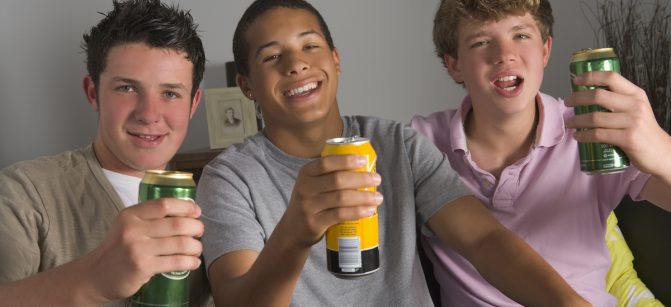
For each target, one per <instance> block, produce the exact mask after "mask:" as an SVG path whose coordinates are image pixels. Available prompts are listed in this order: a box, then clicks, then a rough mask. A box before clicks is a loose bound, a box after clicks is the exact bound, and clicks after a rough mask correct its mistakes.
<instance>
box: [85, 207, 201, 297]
mask: <svg viewBox="0 0 671 307" xmlns="http://www.w3.org/2000/svg"><path fill="white" fill-rule="evenodd" d="M200 213H201V211H200V208H199V207H198V206H197V205H196V204H195V203H194V202H192V201H190V200H182V199H176V198H161V199H154V200H150V201H147V202H145V203H141V204H137V205H135V206H132V207H129V208H126V209H124V210H122V211H121V212H120V213H119V215H118V216H117V218H116V220H115V221H114V223H113V224H112V227H111V228H110V230H109V232H108V233H107V237H106V238H105V240H104V241H103V242H102V243H101V245H100V246H99V247H98V248H96V249H95V250H94V251H93V252H92V253H91V254H89V256H91V257H90V258H91V259H90V260H91V261H90V262H91V265H90V267H91V271H90V272H91V274H92V276H91V280H93V281H94V282H93V284H92V285H91V286H92V288H93V289H95V290H94V291H97V292H99V293H98V294H97V295H99V296H101V297H102V298H103V300H105V301H107V300H115V299H119V298H125V297H129V296H131V295H133V294H134V293H135V292H136V291H137V290H139V289H140V287H141V286H142V285H143V284H144V283H145V282H147V281H148V280H149V279H150V278H151V277H152V276H153V275H154V274H158V273H164V272H171V271H187V270H195V269H197V268H198V267H199V266H200V259H199V256H200V254H201V252H202V245H201V243H200V241H199V240H198V239H197V237H200V236H202V234H203V229H204V227H203V223H202V222H201V221H200V220H198V219H197V218H198V217H199V216H200ZM100 291H102V292H100Z"/></svg>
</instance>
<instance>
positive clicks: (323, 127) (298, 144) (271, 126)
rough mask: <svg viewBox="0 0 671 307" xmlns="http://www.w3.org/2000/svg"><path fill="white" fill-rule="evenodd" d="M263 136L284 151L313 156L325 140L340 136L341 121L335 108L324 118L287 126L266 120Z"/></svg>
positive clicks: (302, 155) (290, 153)
mask: <svg viewBox="0 0 671 307" xmlns="http://www.w3.org/2000/svg"><path fill="white" fill-rule="evenodd" d="M266 124H267V125H266V127H265V128H264V129H263V133H264V134H265V136H266V137H267V138H268V139H269V140H270V141H271V142H273V144H275V146H277V147H278V148H279V149H281V150H282V151H284V152H285V153H287V154H289V155H292V156H295V157H300V158H315V157H319V156H320V155H321V151H322V149H323V148H324V144H325V143H326V140H328V139H331V138H336V137H340V136H341V135H342V131H343V123H342V119H341V118H340V112H339V111H338V109H337V108H335V110H331V112H329V114H328V115H327V116H326V117H325V118H324V119H320V120H318V121H315V122H312V123H301V124H298V125H295V126H287V125H284V124H281V123H273V122H267V123H266Z"/></svg>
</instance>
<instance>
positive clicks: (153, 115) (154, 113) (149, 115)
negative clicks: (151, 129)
mask: <svg viewBox="0 0 671 307" xmlns="http://www.w3.org/2000/svg"><path fill="white" fill-rule="evenodd" d="M160 103H161V100H160V99H159V98H157V97H153V96H152V95H149V94H144V95H141V96H140V97H139V98H138V102H137V105H136V106H135V110H134V111H133V116H134V118H135V120H137V121H139V122H142V123H146V124H151V123H156V122H158V121H159V120H160V118H161V112H160Z"/></svg>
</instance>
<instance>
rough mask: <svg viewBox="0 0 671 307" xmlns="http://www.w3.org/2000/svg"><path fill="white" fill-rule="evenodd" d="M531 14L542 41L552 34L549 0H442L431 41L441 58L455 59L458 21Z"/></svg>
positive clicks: (481, 20)
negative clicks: (449, 57)
mask: <svg viewBox="0 0 671 307" xmlns="http://www.w3.org/2000/svg"><path fill="white" fill-rule="evenodd" d="M525 13H530V14H531V15H532V16H533V18H534V19H535V20H536V24H537V26H538V29H540V32H541V36H542V38H543V41H546V40H547V38H548V36H552V24H553V22H554V19H553V17H552V7H551V6H550V2H549V0H441V2H440V6H439V7H438V11H436V16H435V18H434V19H433V44H434V45H435V46H436V54H437V55H438V57H440V58H441V59H442V58H443V56H444V55H446V54H447V55H449V56H452V57H454V58H457V48H458V26H459V23H460V22H461V21H464V20H465V21H472V22H482V23H485V22H490V21H499V20H501V19H504V18H506V17H507V16H510V15H518V16H521V15H524V14H525Z"/></svg>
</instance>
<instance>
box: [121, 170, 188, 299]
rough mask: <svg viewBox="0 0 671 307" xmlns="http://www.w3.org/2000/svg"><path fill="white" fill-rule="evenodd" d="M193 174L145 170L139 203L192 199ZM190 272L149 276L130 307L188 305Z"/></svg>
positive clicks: (134, 296) (133, 297)
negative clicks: (157, 199) (155, 200)
mask: <svg viewBox="0 0 671 307" xmlns="http://www.w3.org/2000/svg"><path fill="white" fill-rule="evenodd" d="M195 196H196V183H195V182H194V180H193V174H191V173H187V172H177V171H163V170H150V171H146V172H145V174H144V177H143V178H142V181H141V182H140V195H139V201H140V202H145V201H148V200H151V199H156V198H166V197H171V198H181V199H191V200H193V199H195ZM190 273H191V271H182V272H168V273H161V274H156V275H154V276H152V278H151V279H150V280H149V281H148V282H147V283H145V284H144V285H143V286H142V288H140V290H138V291H137V293H135V294H134V295H133V296H132V297H131V298H130V306H170V307H172V306H188V305H189V278H188V277H189V274H190Z"/></svg>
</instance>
